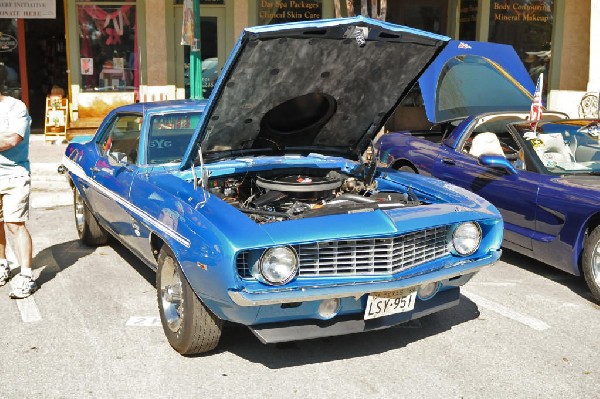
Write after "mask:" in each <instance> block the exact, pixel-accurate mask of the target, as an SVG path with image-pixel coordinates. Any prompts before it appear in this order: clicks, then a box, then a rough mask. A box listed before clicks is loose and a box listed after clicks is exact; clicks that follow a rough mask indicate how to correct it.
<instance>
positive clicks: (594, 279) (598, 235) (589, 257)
mask: <svg viewBox="0 0 600 399" xmlns="http://www.w3.org/2000/svg"><path fill="white" fill-rule="evenodd" d="M581 269H582V271H583V277H584V278H585V282H586V283H587V285H588V287H589V288H590V291H591V292H592V295H593V296H594V299H595V300H596V301H597V302H598V303H600V226H598V227H596V228H595V229H594V231H592V233H591V234H590V235H589V236H587V238H586V239H585V242H584V244H583V256H582V265H581Z"/></svg>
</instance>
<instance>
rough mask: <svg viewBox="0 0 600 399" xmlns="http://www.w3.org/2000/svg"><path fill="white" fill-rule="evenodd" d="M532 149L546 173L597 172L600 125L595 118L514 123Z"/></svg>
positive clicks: (599, 158) (598, 169) (599, 163)
mask: <svg viewBox="0 0 600 399" xmlns="http://www.w3.org/2000/svg"><path fill="white" fill-rule="evenodd" d="M517 129H518V130H519V132H520V133H521V134H522V135H523V138H524V139H525V142H526V143H527V145H528V146H529V147H530V149H531V150H532V153H533V154H534V156H535V157H537V159H538V160H539V162H540V164H541V165H543V167H544V168H545V170H546V171H547V172H549V173H556V174H561V175H564V174H600V125H599V122H598V121H581V120H580V121H563V122H556V123H546V124H543V125H538V127H537V130H536V132H535V133H534V132H533V131H531V128H529V126H528V125H518V126H517Z"/></svg>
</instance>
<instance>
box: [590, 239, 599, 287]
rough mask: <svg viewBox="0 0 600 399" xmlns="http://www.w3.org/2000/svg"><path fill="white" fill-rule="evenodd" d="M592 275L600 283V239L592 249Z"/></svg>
mask: <svg viewBox="0 0 600 399" xmlns="http://www.w3.org/2000/svg"><path fill="white" fill-rule="evenodd" d="M592 275H593V276H594V280H595V281H596V282H597V283H598V285H600V241H598V242H596V246H595V247H594V250H593V251H592Z"/></svg>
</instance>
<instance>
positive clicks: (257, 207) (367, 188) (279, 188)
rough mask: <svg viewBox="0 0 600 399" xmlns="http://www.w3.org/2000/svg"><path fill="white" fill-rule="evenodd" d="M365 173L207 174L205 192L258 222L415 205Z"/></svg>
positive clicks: (415, 200) (411, 195)
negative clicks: (378, 186)
mask: <svg viewBox="0 0 600 399" xmlns="http://www.w3.org/2000/svg"><path fill="white" fill-rule="evenodd" d="M365 175H367V176H368V175H369V173H358V174H356V175H353V174H348V173H344V172H342V171H340V170H331V169H312V168H294V169H283V170H269V171H262V172H253V173H250V172H249V173H245V174H240V175H229V176H226V177H218V178H211V179H210V180H209V182H208V190H209V191H210V192H211V193H212V194H214V195H217V196H218V197H219V198H221V199H222V200H224V201H226V202H227V203H229V204H230V205H232V206H234V207H236V208H237V209H239V210H240V211H242V212H244V213H245V214H247V215H248V216H249V217H250V218H251V219H253V220H254V221H255V222H257V223H271V222H277V221H283V220H290V219H301V218H310V217H318V216H325V215H335V214H347V213H358V212H372V211H374V210H376V209H392V208H401V207H409V206H416V205H420V204H421V202H420V201H419V199H418V198H417V196H416V195H415V194H414V192H412V190H411V189H410V188H408V189H407V190H406V192H404V193H401V192H392V191H379V190H378V189H377V182H376V180H374V179H372V178H368V177H364V176H365Z"/></svg>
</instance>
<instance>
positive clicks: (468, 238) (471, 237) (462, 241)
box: [452, 222, 481, 256]
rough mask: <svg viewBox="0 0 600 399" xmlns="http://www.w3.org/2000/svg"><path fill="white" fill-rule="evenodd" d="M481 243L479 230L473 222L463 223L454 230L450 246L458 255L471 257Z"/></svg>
mask: <svg viewBox="0 0 600 399" xmlns="http://www.w3.org/2000/svg"><path fill="white" fill-rule="evenodd" d="M480 243H481V229H480V228H479V225H478V224H477V223H474V222H467V223H463V224H461V225H460V226H458V227H457V228H456V230H454V233H453V234H452V244H453V245H454V249H455V250H456V252H457V253H458V254H459V255H463V256H467V255H471V254H472V253H474V252H475V251H477V248H479V244H480Z"/></svg>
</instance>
